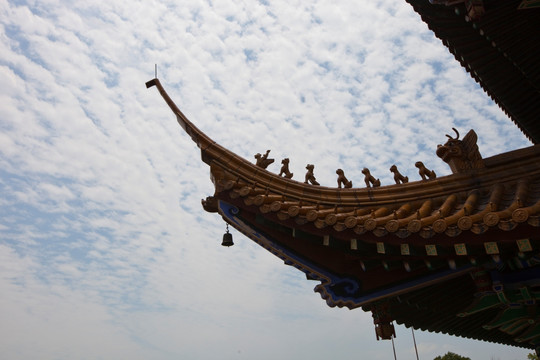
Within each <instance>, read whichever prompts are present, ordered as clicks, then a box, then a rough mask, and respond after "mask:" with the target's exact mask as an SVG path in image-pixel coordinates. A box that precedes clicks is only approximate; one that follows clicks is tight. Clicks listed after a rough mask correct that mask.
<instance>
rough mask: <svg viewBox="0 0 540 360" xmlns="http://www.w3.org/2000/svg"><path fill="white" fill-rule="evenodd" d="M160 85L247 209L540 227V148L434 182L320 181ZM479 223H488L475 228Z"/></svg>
mask: <svg viewBox="0 0 540 360" xmlns="http://www.w3.org/2000/svg"><path fill="white" fill-rule="evenodd" d="M154 85H155V86H156V87H157V88H158V90H159V92H160V94H161V96H162V97H163V98H164V100H165V101H166V103H167V104H168V105H169V107H170V108H171V110H172V112H173V113H174V114H175V115H176V118H177V120H178V123H179V124H180V126H181V127H182V128H183V129H184V130H185V131H186V133H187V134H188V135H189V136H190V137H191V139H192V140H193V141H194V142H195V143H196V144H197V146H198V147H199V148H200V149H201V154H202V159H203V161H204V162H205V163H207V164H209V165H210V167H211V173H212V179H213V181H214V184H215V187H216V194H221V196H223V195H224V193H227V194H228V195H229V196H230V197H231V198H239V197H240V198H243V200H244V203H245V205H246V206H252V205H255V206H257V207H259V211H260V212H263V213H265V212H270V211H274V212H276V213H277V212H279V213H280V214H281V216H282V218H283V219H285V218H288V217H297V216H298V217H299V219H300V221H301V222H314V223H315V225H316V226H317V227H319V228H322V227H326V226H334V228H335V229H336V226H337V229H338V230H339V229H341V230H346V229H352V230H353V231H355V232H356V233H357V234H362V233H363V232H365V230H366V229H367V230H374V231H375V230H377V229H379V230H383V231H387V232H397V231H398V230H400V229H401V230H406V231H407V233H406V234H403V233H402V234H401V235H402V236H408V235H409V234H410V233H415V232H420V231H423V230H425V229H426V226H427V227H431V230H430V231H428V232H427V233H428V234H430V233H431V234H433V233H434V232H444V231H447V230H448V227H449V226H450V227H451V226H455V225H459V228H460V230H469V229H472V230H473V231H477V232H479V233H483V232H484V231H485V229H486V228H487V227H492V226H495V225H499V226H502V227H503V228H504V229H505V230H508V229H510V230H511V229H513V228H514V227H515V225H516V224H519V223H524V222H526V221H528V222H529V224H530V225H533V226H534V227H537V226H539V224H538V223H540V219H539V218H538V215H539V214H540V162H539V161H538V159H539V157H540V145H538V146H532V147H529V148H525V149H520V150H515V151H512V152H508V153H505V154H500V155H497V156H493V157H491V158H487V159H484V164H485V168H483V169H476V170H472V171H469V172H466V173H458V174H453V175H448V176H444V177H441V178H437V179H434V180H427V181H416V182H410V183H407V184H400V185H390V186H381V187H377V188H352V189H338V188H330V187H325V186H314V185H310V184H305V183H301V182H299V181H295V180H292V179H286V178H284V177H280V176H278V175H277V174H274V173H271V172H269V171H267V170H265V169H262V168H260V167H258V166H256V165H255V164H253V163H251V162H249V161H247V160H246V159H244V158H242V157H240V156H238V155H236V154H235V153H233V152H231V151H230V150H228V149H226V148H224V147H222V146H220V145H219V144H217V143H216V142H215V141H213V140H212V139H211V138H210V137H208V136H207V135H206V134H204V133H203V132H202V131H201V130H199V129H198V128H197V127H196V126H195V125H193V123H192V122H191V121H189V120H188V119H187V117H186V116H185V115H184V114H183V113H182V112H181V111H180V109H179V108H178V107H177V106H176V104H175V103H174V102H173V101H172V100H171V98H170V97H169V96H168V94H167V93H166V91H165V90H164V88H163V86H162V85H161V83H160V82H159V80H158V79H154V80H151V81H149V82H148V83H147V87H151V86H154ZM471 193H472V194H471ZM509 197H510V198H511V199H510V201H508V198H509ZM299 208H302V209H301V210H300V209H299ZM306 211H310V213H309V214H307V215H306ZM366 211H368V212H367V213H366ZM333 215H334V216H333ZM518 215H519V216H518ZM329 216H330V219H329V218H328V217H329ZM351 216H352V218H351ZM336 219H339V220H340V221H341V222H338V220H336ZM486 219H487V220H486ZM501 221H502V222H501ZM505 221H506V222H505ZM508 221H511V222H512V223H508ZM336 222H337V224H336ZM477 223H480V224H482V226H483V228H480V229H476V230H475V228H473V225H474V224H477ZM458 230H459V229H458ZM424 232H425V231H424ZM379 233H380V232H379ZM400 237H401V236H400Z"/></svg>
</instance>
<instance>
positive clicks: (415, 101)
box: [0, 0, 530, 360]
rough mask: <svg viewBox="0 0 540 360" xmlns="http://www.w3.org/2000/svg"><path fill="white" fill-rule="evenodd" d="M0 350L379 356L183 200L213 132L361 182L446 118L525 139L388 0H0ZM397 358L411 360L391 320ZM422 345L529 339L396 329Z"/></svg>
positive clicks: (506, 138) (362, 334)
mask: <svg viewBox="0 0 540 360" xmlns="http://www.w3.org/2000/svg"><path fill="white" fill-rule="evenodd" d="M0 47H1V48H0V81H1V84H2V86H0V103H1V106H0V129H1V131H0V319H1V321H0V349H1V353H2V358H5V359H328V358H340V359H359V358H361V359H390V358H392V357H393V353H392V344H391V342H388V341H379V342H377V341H376V339H375V334H374V329H373V325H372V319H371V315H370V314H367V313H364V312H363V311H362V310H354V311H350V310H346V309H332V308H329V307H328V306H327V305H326V303H325V302H324V301H323V300H322V299H321V298H320V296H319V295H318V294H316V293H314V292H313V287H314V286H315V285H316V284H315V283H314V282H311V281H307V280H306V279H305V277H304V275H303V273H301V272H299V271H298V270H295V269H293V268H290V267H287V266H285V265H283V263H282V262H281V261H280V260H279V259H278V258H276V257H274V256H273V255H272V254H270V253H269V252H267V251H266V250H264V249H262V248H260V247H259V246H258V245H256V244H254V243H252V242H251V241H250V240H248V239H246V238H245V237H243V236H242V235H240V234H239V233H236V232H234V231H233V235H234V240H235V243H236V245H235V246H233V247H231V248H223V247H221V246H220V243H221V237H222V234H223V232H224V230H225V224H224V223H223V221H222V220H220V218H219V216H216V215H214V214H208V213H206V212H204V210H203V209H202V207H201V204H200V199H201V198H205V197H206V196H208V195H211V194H212V193H213V187H212V184H211V182H210V179H209V171H208V168H207V166H206V165H205V164H203V163H202V162H201V161H200V153H199V151H198V149H197V148H196V147H195V145H194V144H193V143H192V142H191V140H190V139H189V137H188V136H186V135H185V134H184V133H183V132H182V131H181V128H180V127H179V126H178V124H177V123H176V120H175V118H174V117H173V116H172V114H171V113H170V111H169V109H168V108H167V106H166V105H165V103H164V102H163V100H162V99H161V98H160V96H159V94H158V92H157V91H156V90H155V89H150V90H147V89H146V88H145V85H144V84H145V82H146V81H147V80H150V79H152V78H153V77H154V65H155V64H157V66H158V77H159V78H160V79H161V81H162V83H163V85H164V86H165V87H166V89H167V90H168V91H169V94H170V95H171V97H172V98H173V99H174V100H175V101H176V103H177V104H178V105H179V107H180V108H181V109H182V110H183V111H184V113H185V114H186V115H187V116H188V117H189V118H190V119H191V120H192V121H193V122H195V123H196V124H197V126H199V127H200V128H201V129H202V130H203V131H205V132H206V133H207V134H208V135H209V136H210V137H212V138H214V139H215V140H216V141H218V142H219V143H220V144H222V145H224V146H226V147H228V148H230V149H231V150H233V151H235V152H236V153H238V154H239V155H241V156H243V157H245V158H247V159H251V160H253V155H254V154H255V153H258V152H263V151H266V150H267V149H271V150H272V152H271V157H274V158H276V160H277V161H276V164H275V166H274V168H272V167H270V168H269V170H273V171H276V172H278V170H279V164H278V163H279V160H280V159H281V158H283V157H289V158H290V159H291V171H292V172H294V173H295V174H296V175H295V178H300V179H301V178H302V177H303V174H304V171H305V170H304V167H305V165H306V164H307V163H312V164H315V175H316V176H317V179H318V180H319V182H320V183H321V184H322V185H327V186H335V181H336V179H335V169H336V168H338V167H340V168H343V169H344V170H345V173H346V175H347V177H348V178H349V179H351V180H352V181H353V183H355V184H358V185H360V184H361V183H362V180H363V177H362V176H361V173H360V170H361V169H362V168H363V167H368V168H370V169H371V172H372V173H373V174H374V175H375V176H376V177H379V178H380V179H381V182H382V183H383V185H384V184H391V183H392V180H391V173H390V172H389V171H388V168H389V167H390V166H391V165H392V164H396V165H398V168H399V169H400V170H401V172H402V173H403V174H405V175H408V176H409V177H410V178H411V179H417V178H419V176H418V174H417V173H416V171H415V168H414V162H415V161H417V160H421V161H423V162H424V163H425V164H426V165H427V166H428V167H429V168H431V169H434V170H435V171H436V172H437V174H439V175H445V174H448V173H449V172H450V171H449V168H448V167H447V166H446V164H444V163H443V162H442V161H440V160H439V159H438V158H437V157H436V156H435V153H434V150H435V148H436V145H437V144H438V143H442V142H444V141H445V140H446V137H445V134H448V133H452V130H451V128H452V127H456V128H458V129H459V130H460V131H461V132H462V134H464V133H466V132H467V131H468V130H469V129H471V128H474V129H475V130H476V131H477V133H478V135H479V147H480V152H481V153H482V155H483V156H484V157H487V156H491V155H495V154H498V153H500V152H503V151H507V150H511V149H516V148H521V147H524V146H528V145H530V143H529V142H528V141H527V140H526V139H525V137H524V136H523V135H522V134H521V133H520V132H519V131H518V130H517V129H516V127H515V126H513V124H512V123H511V122H510V121H509V120H508V118H507V117H506V116H505V115H504V114H503V112H502V111H500V109H499V108H498V107H497V106H496V105H494V104H493V103H492V102H491V101H490V99H489V97H488V96H486V95H485V94H484V93H483V92H482V91H481V89H479V88H478V86H477V85H476V84H475V83H474V82H473V81H472V80H471V79H470V78H469V76H468V75H467V74H466V73H465V72H464V71H463V70H462V69H461V68H460V66H459V65H458V63H457V62H456V61H455V60H454V59H453V57H451V56H450V55H449V53H448V51H447V49H446V48H444V47H443V46H442V44H441V43H440V41H438V40H437V39H436V38H434V36H433V35H432V34H431V32H430V31H429V30H428V28H427V26H426V25H425V24H424V23H423V22H422V21H421V20H420V17H419V16H418V15H417V14H415V13H414V12H413V11H412V8H411V7H410V6H409V5H407V4H406V3H405V2H404V1H396V0H375V1H367V0H364V1H352V0H342V1H338V2H335V1H328V0H309V1H305V0H304V1H300V0H287V1H285V0H234V1H233V0H207V1H205V0H189V1H188V0H180V1H179V0H176V1H135V0H129V1H126V0H114V1H110V0H109V1H101V0H92V1H88V0H85V1H78V0H69V1H61V0H39V1H38V0H28V1H23V0H21V1H6V0H0ZM397 331H398V337H397V339H396V340H395V346H396V352H397V355H398V359H415V358H416V356H415V355H414V348H413V341H412V336H411V332H410V329H406V328H404V327H403V326H399V327H398V329H397ZM415 335H416V341H417V344H418V351H419V355H420V358H421V359H433V358H434V357H435V356H437V355H441V354H444V353H446V352H447V351H453V352H456V353H459V354H461V355H465V356H469V357H471V358H472V359H474V360H483V359H485V360H491V359H509V360H513V359H515V360H521V359H525V358H526V354H527V353H528V351H525V350H520V349H516V348H511V347H503V346H498V345H493V344H489V343H483V342H478V341H472V340H465V339H459V338H454V337H448V336H443V335H440V334H439V335H437V334H430V333H424V332H415Z"/></svg>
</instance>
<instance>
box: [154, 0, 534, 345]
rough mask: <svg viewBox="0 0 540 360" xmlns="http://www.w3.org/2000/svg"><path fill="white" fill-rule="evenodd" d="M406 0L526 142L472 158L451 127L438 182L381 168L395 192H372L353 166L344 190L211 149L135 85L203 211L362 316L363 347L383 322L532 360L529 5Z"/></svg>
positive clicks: (473, 148)
mask: <svg viewBox="0 0 540 360" xmlns="http://www.w3.org/2000/svg"><path fill="white" fill-rule="evenodd" d="M406 1H407V2H408V3H410V4H411V5H412V7H413V8H414V10H415V11H416V12H417V13H418V14H419V15H420V16H421V18H422V20H423V21H424V22H425V23H426V24H427V25H428V26H429V28H430V29H431V30H432V31H433V32H434V34H435V35H436V36H437V37H438V38H439V39H441V41H442V42H443V43H444V45H445V46H446V47H448V49H449V51H450V52H451V53H452V54H454V56H455V58H456V60H458V61H459V62H460V64H461V65H462V66H463V67H464V68H465V69H466V70H467V71H468V72H469V73H470V75H471V76H472V77H473V78H474V79H475V80H476V81H477V82H478V83H479V84H480V86H482V88H483V89H484V90H485V92H486V93H487V94H488V95H489V96H490V97H491V98H492V99H493V100H494V101H495V102H496V103H497V104H498V105H499V107H500V108H501V109H502V110H503V111H504V112H505V113H506V114H507V115H508V117H509V118H510V119H511V120H512V121H513V122H514V123H515V125H516V126H518V127H519V129H521V131H522V132H523V133H524V134H525V135H526V136H527V137H528V138H529V139H530V140H531V141H532V143H533V144H535V145H533V146H531V147H528V148H524V149H518V150H514V151H510V152H508V153H503V154H499V155H495V156H492V157H488V158H484V157H482V155H481V153H480V151H479V149H478V146H477V144H476V143H477V138H478V136H479V135H477V134H476V132H475V131H474V130H469V131H468V132H466V133H464V134H460V133H459V130H458V129H454V133H451V134H449V135H447V140H446V143H445V144H444V145H441V146H439V147H438V148H437V149H433V151H435V152H436V154H437V155H438V156H439V157H440V158H441V159H442V160H443V161H444V162H446V163H447V164H448V166H449V167H450V169H451V172H452V174H451V175H447V176H443V177H437V176H436V174H434V172H433V171H431V170H429V169H427V168H426V167H425V166H424V165H423V164H422V163H420V162H418V163H416V166H417V168H418V171H419V178H421V179H422V180H419V181H409V179H407V178H406V177H403V176H402V175H401V174H400V173H399V170H398V169H397V168H394V167H393V168H392V169H391V171H393V172H394V175H395V176H394V179H395V184H393V185H387V186H381V184H380V183H379V182H378V181H377V179H374V178H373V177H372V176H371V174H370V173H369V170H368V169H364V170H363V173H364V175H365V184H363V186H362V187H358V188H356V187H352V186H351V183H350V182H349V181H348V179H347V178H346V177H345V174H344V173H343V171H341V170H340V169H337V170H336V178H337V179H338V186H337V187H334V188H332V187H325V186H320V185H319V184H318V183H317V181H316V179H315V177H314V176H313V167H312V166H310V165H309V164H308V165H307V166H306V174H305V178H304V177H303V176H298V174H297V176H296V177H297V178H301V180H299V181H298V180H295V179H292V178H291V176H290V172H289V171H288V166H287V165H288V159H283V161H282V168H281V171H280V173H279V174H278V173H273V172H270V171H268V170H266V167H267V166H268V164H269V163H271V162H272V159H269V158H268V156H269V154H268V152H267V153H265V154H257V155H258V157H257V161H256V162H252V161H248V160H246V159H244V158H242V157H240V156H238V155H236V154H234V153H233V152H231V151H229V150H227V149H226V148H223V147H222V146H220V145H219V144H217V143H216V142H214V141H213V140H212V139H211V138H210V137H208V136H207V135H206V134H204V133H203V132H201V131H200V130H199V129H198V128H197V127H196V126H195V125H194V124H193V123H192V122H190V121H189V120H188V119H187V118H186V117H185V116H184V114H183V113H182V112H181V111H180V110H179V109H178V107H177V106H176V105H175V104H174V102H173V101H172V100H171V99H170V98H169V96H168V95H167V93H166V92H165V90H164V88H163V87H162V85H161V84H160V82H159V80H158V79H153V80H151V81H149V82H148V83H147V87H152V86H156V87H157V89H158V90H159V92H160V93H161V95H162V97H163V98H164V100H165V101H166V103H167V104H168V106H169V107H170V108H171V110H172V112H173V113H174V115H175V116H176V118H177V120H178V123H179V124H180V125H181V126H182V128H183V129H184V130H185V132H186V133H187V134H188V135H189V136H190V137H191V139H192V140H193V141H194V142H195V144H196V145H197V146H198V147H199V148H200V150H201V154H202V161H204V162H205V163H206V164H208V166H209V167H210V172H211V179H212V182H213V183H214V185H215V193H214V194H212V195H211V196H208V197H207V198H206V199H205V200H203V201H202V205H203V207H204V209H205V210H206V211H208V212H211V213H216V214H219V215H220V216H221V217H222V218H223V219H224V220H225V222H226V223H227V224H228V225H230V226H232V227H234V228H235V229H237V230H238V231H240V232H241V233H243V234H244V235H245V236H247V237H248V238H250V239H251V240H253V241H255V242H256V243H258V244H259V245H261V246H262V247H264V248H265V249H267V250H268V251H270V252H271V253H272V254H274V255H275V256H278V257H279V258H281V259H283V261H284V262H285V264H287V265H291V266H294V267H296V268H297V269H299V270H300V271H302V272H304V273H305V275H306V278H307V279H309V280H315V281H317V282H318V284H317V285H316V286H315V291H316V292H318V293H320V295H321V297H322V298H323V299H324V300H325V301H326V302H327V304H328V305H329V306H332V307H333V306H339V307H347V308H349V309H355V308H362V309H363V310H364V311H369V312H371V313H372V315H373V321H374V325H375V335H376V337H377V339H391V338H392V336H394V335H395V332H394V327H393V323H394V322H396V323H398V324H404V325H405V326H407V327H413V328H414V329H421V330H425V331H431V332H441V333H445V334H450V335H455V336H461V337H467V338H472V339H477V340H483V341H489V342H494V343H500V344H507V345H512V346H518V347H523V348H528V349H535V350H536V351H537V352H538V350H539V349H540V321H539V319H540V311H539V306H538V304H537V303H536V301H537V300H540V161H539V159H540V145H538V142H539V141H540V125H539V123H538V117H539V114H540V67H539V64H540V62H539V61H540V57H539V54H540V26H539V24H540V1H538V0H517V1H516V0H483V1H482V0H431V2H430V1H428V0H406ZM449 128H451V124H449ZM480 136H481V134H480ZM444 139H445V137H444V134H442V136H441V143H443V142H444ZM302 175H303V174H302ZM224 245H232V239H231V237H230V235H227V236H225V237H224Z"/></svg>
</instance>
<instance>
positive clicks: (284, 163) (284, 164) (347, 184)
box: [255, 150, 437, 189]
mask: <svg viewBox="0 0 540 360" xmlns="http://www.w3.org/2000/svg"><path fill="white" fill-rule="evenodd" d="M268 154H270V150H266V153H264V154H262V155H261V154H260V153H258V154H256V155H255V159H256V162H255V165H257V166H258V167H260V168H263V169H266V168H267V167H268V165H270V164H272V163H273V162H274V159H269V158H268ZM414 165H415V166H416V167H417V168H418V173H419V174H420V176H421V177H422V180H431V179H435V178H436V177H437V175H436V174H435V171H433V170H429V169H428V168H426V167H425V166H424V164H423V163H422V162H421V161H417V162H416V163H415V164H414ZM314 168H315V165H313V164H307V166H306V169H307V172H306V176H305V180H304V183H306V184H311V185H320V184H319V183H318V182H317V179H316V178H315V175H314V173H313V170H314ZM390 171H391V172H392V173H393V174H394V181H395V182H396V184H404V183H408V182H409V178H408V177H407V176H403V175H401V173H400V172H399V170H398V168H397V166H396V165H392V166H391V167H390ZM336 174H337V175H338V178H337V183H338V188H340V189H341V187H342V186H343V187H344V188H346V189H347V188H352V181H349V180H347V177H345V173H344V172H343V170H342V169H337V170H336ZM362 174H364V182H365V183H366V186H367V187H372V186H373V187H378V186H381V181H380V180H379V179H376V178H375V177H374V176H373V175H371V173H370V172H369V169H368V168H364V169H362ZM279 176H283V177H285V178H287V179H291V178H292V177H293V173H291V172H290V171H289V159H288V158H285V159H283V160H281V170H280V172H279Z"/></svg>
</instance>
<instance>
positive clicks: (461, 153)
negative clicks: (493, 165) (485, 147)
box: [437, 128, 484, 174]
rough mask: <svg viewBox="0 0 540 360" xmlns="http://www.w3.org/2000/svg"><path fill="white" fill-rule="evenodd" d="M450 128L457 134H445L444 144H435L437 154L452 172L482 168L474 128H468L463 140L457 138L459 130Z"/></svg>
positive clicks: (482, 162)
mask: <svg viewBox="0 0 540 360" xmlns="http://www.w3.org/2000/svg"><path fill="white" fill-rule="evenodd" d="M452 129H453V130H454V131H455V132H456V135H457V136H456V137H455V138H453V137H451V136H450V135H446V136H447V137H448V141H447V142H446V144H444V145H438V146H437V156H438V157H440V158H441V159H443V161H444V162H446V163H448V165H450V169H452V172H453V173H454V174H456V173H460V172H465V171H468V170H472V169H481V168H483V167H484V161H483V160H482V155H480V151H479V150H478V145H476V141H477V140H478V136H477V135H476V133H475V132H474V130H470V131H469V132H468V133H467V135H465V137H464V138H463V140H459V132H458V131H457V130H456V129H455V128H452Z"/></svg>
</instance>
